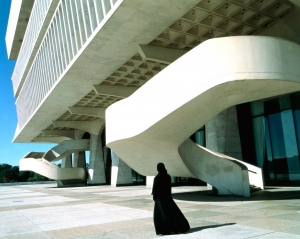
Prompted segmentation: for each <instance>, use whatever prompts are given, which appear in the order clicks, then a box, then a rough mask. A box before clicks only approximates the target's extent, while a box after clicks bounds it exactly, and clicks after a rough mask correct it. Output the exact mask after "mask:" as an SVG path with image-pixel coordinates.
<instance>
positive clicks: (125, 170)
mask: <svg viewBox="0 0 300 239" xmlns="http://www.w3.org/2000/svg"><path fill="white" fill-rule="evenodd" d="M111 161H112V162H111V180H110V183H111V186H112V187H116V186H117V185H126V184H132V170H131V168H130V167H128V165H127V164H125V163H124V162H123V160H122V159H120V158H119V157H118V155H117V154H116V153H115V152H114V151H113V150H111Z"/></svg>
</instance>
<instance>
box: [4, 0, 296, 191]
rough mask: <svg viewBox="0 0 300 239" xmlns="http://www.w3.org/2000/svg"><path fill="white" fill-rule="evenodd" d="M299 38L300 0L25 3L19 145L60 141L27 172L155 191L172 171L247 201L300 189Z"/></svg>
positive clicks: (34, 157) (21, 1) (18, 5)
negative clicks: (253, 195)
mask: <svg viewBox="0 0 300 239" xmlns="http://www.w3.org/2000/svg"><path fill="white" fill-rule="evenodd" d="M299 43H300V1H299V0H290V1H288V0H188V1H182V0H164V1H162V0H39V1H37V0H36V1H34V0H12V6H11V13H10V16H9V23H8V28H7V35H6V44H7V52H8V57H9V59H11V60H17V62H16V66H15V70H14V73H13V75H12V83H13V87H14V95H15V97H16V108H17V113H18V125H17V127H16V133H15V137H14V139H13V142H33V143H40V142H51V143H57V146H56V147H54V148H52V149H49V151H47V152H40V153H37V152H31V153H29V154H27V155H26V156H24V158H23V159H21V161H20V169H21V170H33V171H35V172H37V173H40V174H42V175H45V176H47V177H49V178H52V179H56V180H58V181H59V185H66V184H78V183H79V184H85V183H86V181H87V183H88V184H89V185H96V184H104V183H107V182H109V183H110V184H111V185H112V186H115V185H117V184H129V183H132V172H133V171H132V169H133V170H134V172H137V173H138V174H140V175H144V176H147V184H148V185H151V179H152V178H153V176H154V175H156V164H157V163H158V162H164V163H165V165H166V168H167V169H168V172H169V174H170V175H171V176H173V177H185V178H195V179H197V180H198V179H200V180H202V181H204V182H206V183H208V184H210V185H212V186H214V187H215V188H216V189H217V190H218V192H219V194H236V195H242V196H250V187H251V186H256V187H260V188H262V189H263V188H264V185H265V184H288V185H292V184H297V183H300V161H299V152H300V67H299V66H300V46H299V45H298V44H299ZM85 151H90V154H89V161H88V162H89V167H88V170H86V163H85V162H86V159H85ZM72 157H73V158H72ZM61 159H62V166H61V167H60V168H59V167H57V166H56V165H54V164H53V163H51V162H54V161H57V160H61Z"/></svg>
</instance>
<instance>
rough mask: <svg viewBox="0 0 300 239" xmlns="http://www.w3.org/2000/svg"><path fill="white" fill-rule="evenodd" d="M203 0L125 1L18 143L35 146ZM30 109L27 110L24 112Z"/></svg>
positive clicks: (21, 130)
mask: <svg viewBox="0 0 300 239" xmlns="http://www.w3.org/2000/svg"><path fill="white" fill-rule="evenodd" d="M199 2H200V0H189V1H182V0H172V1H171V0H169V1H161V0H151V1H148V0H140V1H138V3H137V2H136V1H134V0H124V1H120V4H116V5H115V6H114V9H113V11H112V12H111V14H109V15H108V16H107V17H108V18H107V19H106V22H105V23H104V24H103V26H102V27H100V28H99V30H98V31H97V32H95V34H93V36H92V37H91V38H90V39H89V40H88V42H87V43H86V44H85V45H84V47H83V49H81V50H80V52H79V53H78V54H77V55H76V56H75V58H74V59H73V60H72V61H71V63H70V64H69V66H68V67H67V69H66V70H65V73H64V74H63V75H62V76H61V77H60V79H58V80H57V82H56V83H55V85H54V86H53V87H52V89H51V91H50V92H49V93H48V95H47V96H46V97H45V98H44V100H43V101H42V102H41V103H40V105H39V106H38V107H37V109H36V110H35V112H34V113H33V114H32V116H31V117H30V119H29V120H28V121H27V122H26V123H25V125H24V126H23V127H22V128H18V127H17V130H16V134H15V138H14V140H13V141H14V142H31V141H33V139H34V137H36V136H37V135H39V134H40V132H41V131H42V130H44V129H46V128H47V127H48V126H49V125H51V124H52V121H53V120H55V119H57V118H59V117H60V116H61V115H62V114H64V113H65V112H66V111H68V107H72V106H74V105H75V104H76V103H77V102H78V101H79V100H80V99H82V98H83V97H84V96H86V95H87V94H88V93H89V92H91V91H92V90H93V85H94V84H100V83H101V82H103V81H104V80H105V79H106V78H107V77H109V76H110V75H111V74H112V73H113V72H115V71H116V70H117V69H118V68H119V67H120V66H122V65H123V64H124V63H126V62H127V61H128V59H130V58H131V57H133V56H134V55H135V54H137V53H138V50H137V49H138V45H147V44H149V43H150V42H151V41H153V39H155V38H156V37H157V36H158V35H159V34H161V32H163V31H164V30H165V29H167V28H168V27H169V26H170V25H171V24H173V23H174V21H176V20H177V19H179V18H180V17H182V16H183V15H184V14H185V13H186V12H188V11H189V10H190V9H191V8H192V7H193V6H195V5H196V4H198V3H199ZM23 110H26V109H23Z"/></svg>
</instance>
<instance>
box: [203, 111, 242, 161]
mask: <svg viewBox="0 0 300 239" xmlns="http://www.w3.org/2000/svg"><path fill="white" fill-rule="evenodd" d="M205 134H206V147H207V148H208V149H211V150H214V151H216V152H219V153H221V154H225V155H227V156H230V157H233V158H236V159H240V160H242V148H241V141H240V134H239V127H238V120H237V113H236V108H235V106H232V107H230V108H228V109H226V110H224V111H222V112H221V113H220V114H218V115H217V116H216V117H215V118H213V119H211V120H210V121H209V122H207V124H206V125H205Z"/></svg>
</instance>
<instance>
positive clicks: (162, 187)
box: [152, 163, 190, 235]
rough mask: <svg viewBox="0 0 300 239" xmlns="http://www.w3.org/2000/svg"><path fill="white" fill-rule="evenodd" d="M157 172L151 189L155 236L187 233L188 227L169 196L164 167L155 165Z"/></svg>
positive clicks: (167, 175)
mask: <svg viewBox="0 0 300 239" xmlns="http://www.w3.org/2000/svg"><path fill="white" fill-rule="evenodd" d="M157 171H158V175H156V176H155V178H154V182H153V189H152V195H153V200H154V202H155V205H154V213H153V219H154V226H155V231H156V234H157V235H160V234H163V235H165V234H171V233H179V232H181V233H184V232H187V231H188V230H189V229H190V225H189V223H188V221H187V220H186V218H185V217H184V215H183V214H182V212H181V211H180V209H179V208H178V206H177V205H176V203H175V202H174V200H173V198H172V196H171V177H170V175H169V174H167V170H166V169H165V165H164V164H163V163H159V164H157Z"/></svg>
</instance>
